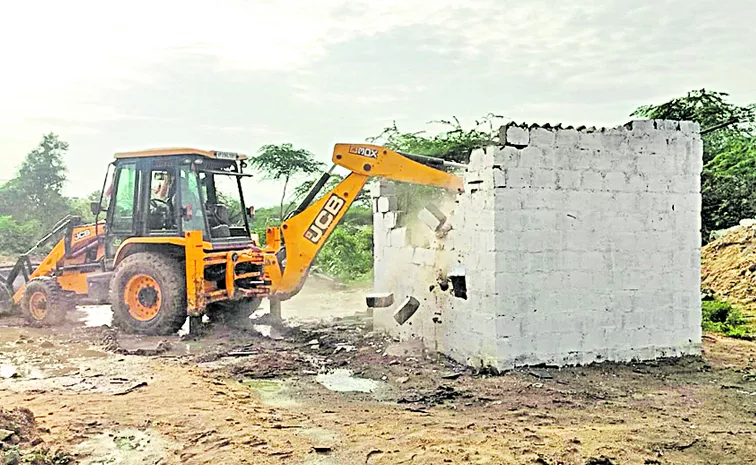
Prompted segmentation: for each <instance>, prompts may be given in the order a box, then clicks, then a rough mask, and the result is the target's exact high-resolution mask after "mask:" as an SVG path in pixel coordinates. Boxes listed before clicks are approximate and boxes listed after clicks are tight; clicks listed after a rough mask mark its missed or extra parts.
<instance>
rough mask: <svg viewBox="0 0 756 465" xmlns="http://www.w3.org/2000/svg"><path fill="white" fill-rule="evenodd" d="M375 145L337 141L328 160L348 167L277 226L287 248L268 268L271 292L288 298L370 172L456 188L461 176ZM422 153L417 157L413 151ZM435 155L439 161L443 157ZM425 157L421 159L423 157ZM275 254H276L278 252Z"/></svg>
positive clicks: (389, 177) (400, 179)
mask: <svg viewBox="0 0 756 465" xmlns="http://www.w3.org/2000/svg"><path fill="white" fill-rule="evenodd" d="M410 156H411V155H409V156H404V155H401V154H399V153H397V152H394V151H392V150H389V149H387V148H384V147H380V146H376V145H366V144H361V145H349V144H337V145H336V147H335V148H334V151H333V162H334V163H335V164H337V165H340V166H343V167H344V168H347V169H349V170H350V171H351V173H350V174H349V175H348V176H347V177H346V178H344V180H343V181H341V183H339V185H338V186H336V187H335V188H334V189H333V190H331V191H330V192H328V193H327V194H326V195H324V196H323V197H321V198H320V200H318V201H316V202H315V203H313V204H312V205H309V206H308V207H306V208H304V209H302V210H301V212H300V213H298V214H296V215H294V216H292V217H291V218H289V219H288V220H286V221H284V222H283V224H282V225H281V227H280V234H281V235H282V236H283V244H284V247H285V251H286V263H285V266H282V267H279V269H281V268H282V272H279V273H276V272H273V273H271V275H272V276H276V278H278V279H275V278H274V279H273V283H272V288H271V294H272V295H273V296H274V297H277V298H280V299H287V298H289V297H291V296H293V295H294V294H296V293H297V292H299V290H300V289H301V287H302V285H303V284H304V280H305V278H306V277H307V273H308V271H309V269H310V266H312V262H313V261H314V260H315V257H316V255H317V253H318V251H320V249H321V248H322V247H323V245H324V244H325V242H326V241H327V240H328V237H329V236H330V235H331V233H332V232H333V230H334V229H335V228H336V226H337V225H338V224H339V222H341V219H342V218H343V217H344V214H345V213H346V212H347V210H348V209H349V207H350V206H351V205H352V203H353V202H354V200H355V199H356V198H357V196H358V194H359V193H360V191H361V190H362V188H363V187H364V186H365V183H366V182H367V180H368V178H369V177H371V176H374V177H380V178H386V179H391V180H394V181H402V182H410V183H414V184H424V185H430V186H436V187H442V188H445V189H450V190H456V191H457V192H461V191H462V189H463V183H462V179H460V178H459V177H457V176H455V175H453V174H450V173H447V172H445V171H441V170H439V169H435V168H431V167H430V166H426V165H425V164H422V163H418V162H416V161H413V160H411V159H410V158H408V157H410ZM416 158H418V159H422V157H416ZM427 160H434V161H435V162H437V164H439V165H443V164H444V162H443V161H441V160H436V159H427ZM427 160H425V161H426V162H427ZM278 255H279V256H280V255H281V254H278Z"/></svg>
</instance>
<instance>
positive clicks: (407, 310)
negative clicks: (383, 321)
mask: <svg viewBox="0 0 756 465" xmlns="http://www.w3.org/2000/svg"><path fill="white" fill-rule="evenodd" d="M418 308H420V302H418V301H417V299H416V298H414V297H412V296H410V297H407V298H406V299H405V300H404V302H402V304H401V305H399V308H398V309H397V311H396V312H394V320H396V322H397V323H399V324H400V325H403V324H404V323H406V322H407V320H409V319H410V318H412V315H414V314H415V312H416V311H417V309H418Z"/></svg>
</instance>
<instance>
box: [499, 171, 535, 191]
mask: <svg viewBox="0 0 756 465" xmlns="http://www.w3.org/2000/svg"><path fill="white" fill-rule="evenodd" d="M532 175H533V173H532V170H531V169H530V168H508V169H507V170H506V179H507V187H510V188H513V189H517V188H520V189H522V188H528V187H531V184H532Z"/></svg>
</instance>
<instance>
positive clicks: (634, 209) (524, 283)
mask: <svg viewBox="0 0 756 465" xmlns="http://www.w3.org/2000/svg"><path fill="white" fill-rule="evenodd" d="M500 134H501V140H502V141H504V145H503V146H491V147H486V148H485V149H480V150H476V151H474V152H473V153H472V154H471V160H470V164H469V166H468V170H467V172H466V173H464V174H463V177H464V181H465V193H464V194H461V195H459V196H457V198H456V202H455V204H454V207H453V208H448V207H447V210H443V209H442V211H443V213H444V214H445V215H446V216H447V217H448V222H449V223H450V224H451V225H452V230H451V231H450V233H449V234H448V235H447V236H446V237H443V238H440V239H439V238H433V239H432V240H431V241H430V242H429V243H430V244H431V245H430V248H427V247H425V248H418V247H412V246H411V245H410V244H409V242H408V238H409V237H410V236H411V235H410V234H409V232H408V229H407V228H408V226H406V225H400V224H399V223H398V222H397V220H396V213H395V212H393V211H392V210H393V209H395V208H396V204H395V198H394V197H393V191H391V190H390V188H388V187H386V188H385V189H384V190H383V191H382V192H378V193H377V196H376V198H375V204H376V205H375V208H374V211H376V214H375V217H374V220H375V231H376V232H375V234H376V238H375V247H376V252H375V259H376V265H375V266H376V268H375V272H376V290H380V291H384V292H385V291H391V292H394V294H395V301H397V302H401V300H403V299H404V298H405V297H406V296H409V295H413V296H415V297H416V298H418V300H420V302H421V306H420V310H418V312H417V313H416V314H415V316H413V317H412V318H411V319H410V320H409V321H408V322H407V323H405V325H404V326H401V327H400V326H398V325H397V324H396V323H395V322H394V321H393V319H391V317H390V315H391V313H392V312H393V309H387V310H377V311H376V312H375V314H376V327H378V328H384V329H386V330H388V331H389V332H391V333H393V334H396V335H399V336H400V337H404V338H409V337H415V338H420V339H422V340H423V341H425V343H426V345H427V346H428V347H429V348H432V349H435V350H439V351H442V352H444V353H446V354H448V355H450V356H451V357H453V358H455V359H457V360H460V361H463V362H466V363H468V364H470V365H473V366H477V367H481V366H489V367H493V368H496V369H509V368H512V367H515V366H522V365H529V364H539V363H546V364H553V365H569V364H583V363H592V362H597V361H604V360H616V361H624V360H632V359H650V358H657V357H667V356H678V355H683V354H694V353H698V352H699V351H700V342H701V329H700V323H701V321H700V319H701V313H700V301H699V295H700V290H699V289H700V250H699V246H700V208H701V207H700V205H701V203H700V182H699V179H700V178H699V176H700V172H701V169H702V165H701V158H702V145H701V139H700V135H699V128H698V126H697V125H695V124H692V123H686V122H675V121H653V120H643V121H633V122H630V123H628V124H627V125H625V126H622V127H618V128H612V129H598V130H597V129H593V128H591V129H583V128H581V129H573V128H561V127H557V128H551V127H537V126H531V127H526V126H514V125H509V126H505V127H503V128H502V129H501V131H500ZM384 199H385V200H384ZM386 205H388V206H389V207H390V208H389V211H383V210H386ZM416 223H418V224H420V226H417V227H422V228H426V229H427V233H428V234H429V235H432V234H433V232H432V231H431V230H430V229H428V228H427V227H426V226H423V225H422V224H421V223H420V222H416ZM454 267H462V268H463V269H464V271H465V275H466V283H467V299H466V300H465V299H461V298H459V297H455V296H453V295H451V292H450V291H448V290H447V291H443V290H442V289H441V287H440V286H439V284H438V281H439V277H441V278H443V277H445V276H447V275H448V273H449V272H450V270H451V269H452V268H454Z"/></svg>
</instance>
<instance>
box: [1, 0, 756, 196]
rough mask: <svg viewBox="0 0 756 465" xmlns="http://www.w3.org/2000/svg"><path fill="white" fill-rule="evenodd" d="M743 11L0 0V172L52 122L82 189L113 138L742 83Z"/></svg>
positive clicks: (716, 7)
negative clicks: (17, 0) (67, 144)
mask: <svg viewBox="0 0 756 465" xmlns="http://www.w3.org/2000/svg"><path fill="white" fill-rule="evenodd" d="M116 5H117V6H116ZM755 17H756V2H755V1H753V0H718V1H713V0H657V1H655V2H641V1H637V0H632V1H628V0H601V1H598V0H594V1H588V0H575V1H570V0H561V1H557V0H528V1H523V0H518V1H511V0H465V1H460V0H453V1H452V0H309V1H306V0H280V1H279V0H255V1H241V0H238V1H234V0H215V1H208V0H203V1H194V0H180V1H179V0H176V1H173V0H170V1H164V0H131V1H129V2H118V3H115V2H109V1H102V0H92V1H90V0H66V1H58V0H48V1H38V0H26V1H23V2H14V1H10V0H0V59H2V73H0V83H1V84H2V85H0V161H1V162H2V165H0V179H7V178H9V177H10V176H12V173H13V171H14V170H15V169H16V167H17V166H18V164H19V163H20V161H21V160H22V159H23V157H24V155H25V154H26V153H27V152H29V150H31V149H32V148H34V146H35V145H36V144H37V143H38V142H39V140H40V138H41V135H42V134H43V133H45V132H49V131H54V132H56V133H58V134H59V135H60V136H61V138H63V139H64V140H66V141H68V142H69V143H70V145H71V147H70V151H69V155H68V159H67V160H66V161H67V164H68V166H69V168H70V169H69V171H70V172H69V180H70V181H69V183H68V185H67V186H66V192H67V193H68V194H69V195H81V196H84V195H87V194H88V193H89V192H91V191H93V190H95V189H98V188H99V187H100V185H101V184H102V178H103V176H104V171H105V167H106V165H107V163H109V162H110V161H111V159H112V155H113V153H114V152H117V151H122V150H129V149H143V148H151V147H165V146H196V147H198V148H204V149H219V150H229V151H239V152H245V153H249V154H254V153H255V152H256V151H257V149H258V148H259V147H260V146H261V145H263V144H267V143H281V142H291V143H293V144H295V145H296V146H299V147H302V148H306V149H308V150H310V151H312V152H314V153H315V154H317V156H318V157H319V158H320V159H322V160H323V161H327V160H329V158H330V154H331V150H332V148H333V144H334V143H337V142H360V141H364V140H365V138H366V137H369V136H373V135H376V134H377V133H379V132H380V131H381V129H382V128H383V127H385V126H388V125H390V124H391V122H392V121H393V120H396V122H397V124H398V126H399V127H400V129H403V130H406V131H418V130H425V129H432V127H428V126H426V124H425V123H426V122H427V121H430V120H434V119H442V118H450V117H452V116H457V117H458V118H459V119H460V120H461V121H462V122H463V123H464V124H472V122H473V121H474V119H475V118H478V117H481V116H483V115H485V114H487V113H489V112H493V113H497V114H501V115H504V116H506V117H508V118H511V119H514V120H516V121H527V122H541V123H545V122H550V123H560V122H561V123H568V124H575V125H578V124H586V125H616V124H622V123H624V122H626V121H628V120H629V119H630V118H629V116H628V115H629V113H630V112H631V111H632V110H633V109H634V108H635V107H637V106H638V105H641V104H646V103H653V102H661V101H664V100H666V99H668V98H671V97H674V96H678V95H681V94H684V93H685V92H686V91H688V90H691V89H696V88H701V87H706V88H711V89H715V90H720V91H726V92H729V93H730V94H731V95H732V99H733V101H735V102H736V103H741V104H745V103H751V102H756V85H754V82H755V81H754V76H756V60H755V59H754V55H753V50H756V46H755V45H756V34H753V32H752V31H751V30H750V29H751V27H752V25H753V20H754V18H755ZM749 50H750V52H749ZM248 190H249V191H250V192H249V193H248V195H250V197H251V199H250V200H251V202H250V203H253V204H255V205H257V206H263V205H269V204H274V203H276V200H277V196H278V192H277V186H275V185H270V183H259V184H258V183H254V184H253V185H252V186H251V187H250V188H249V189H248Z"/></svg>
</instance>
